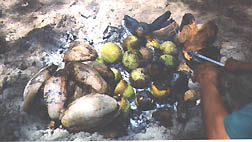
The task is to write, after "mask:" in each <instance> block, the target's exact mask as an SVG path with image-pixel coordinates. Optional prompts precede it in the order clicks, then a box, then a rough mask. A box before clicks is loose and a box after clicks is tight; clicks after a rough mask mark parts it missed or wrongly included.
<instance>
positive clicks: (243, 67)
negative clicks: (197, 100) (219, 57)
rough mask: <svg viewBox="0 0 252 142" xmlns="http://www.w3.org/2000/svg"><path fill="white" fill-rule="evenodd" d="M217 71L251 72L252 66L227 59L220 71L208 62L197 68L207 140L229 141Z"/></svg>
mask: <svg viewBox="0 0 252 142" xmlns="http://www.w3.org/2000/svg"><path fill="white" fill-rule="evenodd" d="M219 70H223V71H230V72H233V71H235V72H239V71H242V72H252V64H251V63H245V62H240V61H237V60H234V59H232V58H229V59H228V60H227V62H226V64H225V67H224V68H221V69H220V68H217V67H216V65H214V64H212V63H209V62H208V63H204V64H201V65H198V66H197V68H196V70H195V74H196V81H198V82H199V84H200V93H201V101H202V111H203V118H204V123H205V126H206V131H207V136H208V139H230V137H229V136H228V134H227V132H226V130H225V127H224V117H225V116H226V115H227V114H228V112H227V110H226V108H225V107H224V105H223V103H222V102H221V100H220V94H219V91H218V89H217V86H218V82H217V78H218V72H219Z"/></svg>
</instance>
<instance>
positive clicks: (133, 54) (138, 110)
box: [42, 21, 198, 138]
mask: <svg viewBox="0 0 252 142" xmlns="http://www.w3.org/2000/svg"><path fill="white" fill-rule="evenodd" d="M170 25H171V26H172V29H173V30H168V34H169V36H168V39H170V40H168V41H167V40H166V41H164V40H162V39H161V40H160V39H155V38H151V39H142V38H141V37H134V36H133V39H134V38H136V41H133V42H136V44H135V43H126V42H128V41H130V42H131V41H132V35H131V34H130V33H129V32H128V31H127V30H126V28H125V27H123V26H119V27H111V26H108V27H107V28H106V30H105V31H104V37H103V41H102V42H98V43H95V42H94V41H93V40H88V39H83V38H81V37H78V35H76V34H75V33H71V32H67V33H65V34H64V36H63V39H61V40H64V42H65V44H63V45H61V46H60V48H59V49H58V50H57V51H55V52H54V53H52V54H51V55H50V56H48V55H47V54H44V55H43V56H44V57H43V58H42V59H43V60H42V62H43V64H44V65H49V64H52V63H53V64H56V65H58V66H59V69H65V68H69V67H65V66H66V65H65V63H64V62H62V60H63V56H64V55H65V56H66V51H67V52H68V50H71V49H68V48H69V45H70V47H71V48H75V46H79V45H78V44H76V45H75V44H71V43H73V42H76V41H80V43H82V42H85V43H86V44H89V45H91V46H93V47H95V50H96V51H97V53H98V56H99V57H97V55H96V57H95V56H94V58H92V59H91V58H88V59H85V60H95V59H96V60H97V61H98V62H102V63H103V64H104V65H105V66H106V67H108V68H109V69H112V68H113V69H115V70H119V71H120V74H121V76H122V78H121V80H123V81H124V82H125V83H126V86H127V85H128V86H130V87H131V88H132V86H133V87H134V88H132V89H133V92H132V93H133V94H131V95H130V96H128V97H127V95H124V94H125V93H124V92H121V91H116V90H115V91H113V90H114V89H115V88H116V87H117V86H116V85H117V82H113V81H112V82H113V83H112V84H111V83H108V82H107V83H108V85H109V86H108V88H110V89H112V91H111V90H110V91H108V92H107V91H100V93H106V94H108V95H109V96H111V97H113V98H115V99H116V100H117V101H118V102H121V101H122V100H123V99H122V97H123V98H125V97H126V101H127V102H128V103H129V105H128V107H129V108H127V109H125V110H123V111H126V114H122V115H124V116H123V118H119V119H117V120H116V121H115V122H113V124H107V125H108V127H105V128H102V129H100V128H97V126H96V128H95V129H94V130H95V131H98V132H100V133H102V134H104V136H105V137H110V136H111V134H109V133H108V132H110V131H112V132H111V133H115V131H118V130H119V129H120V132H116V134H113V135H112V136H111V137H113V138H118V137H122V136H124V135H125V134H130V133H141V132H145V131H146V129H147V128H148V127H150V125H153V123H156V124H157V125H161V126H164V127H174V125H176V124H175V123H185V122H187V121H188V119H189V117H190V114H189V113H187V110H188V109H190V107H194V106H196V105H198V97H197V95H196V93H195V91H193V90H190V89H192V88H194V87H192V86H190V84H189V79H190V77H191V73H192V71H191V69H190V68H189V67H188V66H187V65H186V64H185V59H184V58H183V55H182V52H181V47H179V46H180V44H179V43H178V42H177V41H176V32H177V30H176V28H175V27H174V25H176V22H175V21H172V24H170V23H169V25H168V26H170ZM162 28H164V27H162ZM174 28H175V29H174ZM177 28H178V26H177ZM166 30H167V28H166ZM162 32H163V31H162ZM157 33H158V32H157V31H155V34H156V35H158V34H157ZM129 37H130V38H131V39H129ZM144 40H145V41H144ZM109 42H113V44H115V45H117V46H118V45H119V46H118V47H119V50H120V52H122V53H123V57H120V56H122V55H119V56H118V58H119V57H120V58H121V59H119V60H118V61H116V62H109V61H108V60H105V61H103V60H104V59H105V57H104V56H105V55H102V52H103V51H101V50H102V48H103V46H104V44H106V43H109ZM143 43H144V44H143ZM121 45H122V46H121ZM133 46H135V47H133ZM80 47H81V46H80ZM109 48H111V46H109ZM131 48H135V49H131ZM88 50H90V49H88ZM92 50H94V49H92ZM106 50H109V49H106ZM111 51H115V49H113V50H111ZM139 51H140V52H139ZM76 54H78V51H77V52H76ZM90 54H91V53H90ZM106 54H111V53H106ZM126 54H127V55H126ZM73 55H74V54H73ZM73 55H69V57H71V56H73ZM74 56H75V55H74ZM85 56H90V55H85ZM114 56H117V55H113V56H112V57H114ZM76 58H78V57H77V56H76ZM110 58H111V57H110ZM100 59H103V60H100ZM73 60H74V59H73ZM73 60H72V59H71V60H69V61H70V62H71V61H73ZM64 61H65V62H68V61H67V60H64ZM77 61H81V60H77ZM83 61H84V60H83ZM135 62H138V63H135ZM74 66H76V68H77V66H79V65H77V64H76V65H75V64H73V65H71V67H70V68H71V69H73V68H75V67H74ZM88 66H89V65H88ZM70 68H69V69H70ZM78 68H80V67H78ZM71 69H70V70H71ZM94 69H96V68H95V67H94ZM70 70H69V71H70ZM90 71H91V70H90ZM90 71H88V72H90ZM67 72H68V71H67ZM70 72H71V71H70ZM98 72H99V71H98ZM67 74H69V73H67ZM74 74H75V73H74ZM99 74H100V72H99ZM102 76H103V75H102ZM143 76H144V77H143ZM87 77H88V76H87ZM103 77H104V76H103ZM49 78H50V77H49ZM67 78H69V76H67ZM75 79H77V78H75ZM46 80H47V79H46ZM46 80H44V81H46ZM77 80H78V79H77ZM112 80H113V79H112ZM107 81H108V80H107ZM91 84H92V83H91ZM91 84H90V83H88V85H89V86H90V85H91ZM118 84H119V83H118ZM91 86H92V85H91ZM92 88H94V86H93V87H92ZM119 88H120V87H119ZM121 88H123V87H121ZM126 88H129V87H126ZM97 91H98V90H97V89H96V91H95V92H97ZM67 92H69V90H67ZM91 92H92V91H91ZM98 92H99V91H98ZM116 92H117V93H116ZM118 92H119V93H118ZM44 93H45V92H44ZM68 95H70V96H72V94H68ZM118 95H119V96H118ZM42 101H43V99H42ZM65 102H66V104H65V105H64V106H67V107H69V105H70V103H69V97H68V98H67V100H66V101H64V103H65ZM70 102H71V101H70ZM84 102H85V101H84ZM44 103H45V102H44ZM47 103H48V102H47ZM76 103H77V102H76ZM119 104H120V103H119ZM44 107H46V106H44ZM101 107H106V106H101ZM112 111H113V110H112ZM121 113H122V112H121ZM174 114H176V117H175V118H174V117H173V116H174ZM57 117H59V116H57ZM60 117H62V116H60ZM63 118H64V116H63ZM56 119H59V118H56ZM111 119H112V117H111ZM174 120H175V121H176V122H174ZM103 121H108V120H103ZM99 123H100V122H99ZM63 125H64V123H63ZM65 126H66V125H65ZM111 126H112V127H111ZM50 127H52V128H53V127H57V125H56V126H50ZM66 128H67V127H66ZM67 129H69V130H75V129H72V128H71V129H70V128H67ZM113 129H114V130H113ZM77 130H82V129H77ZM86 130H88V129H86ZM88 131H89V130H88ZM91 131H93V130H91ZM106 131H108V132H106ZM121 132H122V133H121Z"/></svg>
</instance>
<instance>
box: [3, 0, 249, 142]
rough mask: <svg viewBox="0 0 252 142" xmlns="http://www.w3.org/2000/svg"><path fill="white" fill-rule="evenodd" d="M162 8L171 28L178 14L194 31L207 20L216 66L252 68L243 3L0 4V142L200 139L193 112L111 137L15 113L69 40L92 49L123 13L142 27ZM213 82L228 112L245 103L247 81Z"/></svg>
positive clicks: (224, 78)
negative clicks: (188, 16) (228, 63)
mask: <svg viewBox="0 0 252 142" xmlns="http://www.w3.org/2000/svg"><path fill="white" fill-rule="evenodd" d="M167 10H170V11H171V13H172V15H171V17H172V18H173V19H174V20H175V21H177V23H179V24H180V22H181V19H182V17H183V15H184V14H185V13H192V14H194V16H195V17H196V22H197V24H198V26H201V25H202V24H204V23H206V22H207V21H209V20H214V21H215V22H216V24H217V26H218V28H219V31H218V37H217V40H216V42H215V43H214V44H215V46H217V47H219V48H221V56H222V60H224V59H225V58H229V57H233V58H235V59H238V60H241V61H247V62H252V56H251V55H252V38H251V37H252V28H251V25H252V1H251V0H232V1H231V0H221V1H220V0H166V1H165V0H149V1H148V2H145V1H142V0H131V1H127V0H106V1H104V0H54V1H52V0H1V2H0V127H1V128H2V129H1V130H0V140H1V141H4V140H18V141H26V140H36V141H44V140H51V141H53V140H64V141H67V140H167V139H205V138H206V136H205V128H204V126H203V121H202V117H201V111H200V106H196V107H193V108H191V109H190V110H188V111H189V113H190V117H189V119H188V121H186V122H179V121H177V120H176V116H172V118H173V120H172V121H173V126H169V127H164V126H160V125H158V124H156V123H151V124H150V125H148V127H147V128H146V131H143V132H138V133H133V132H131V133H130V132H129V133H128V134H127V135H125V136H121V137H119V138H105V137H104V136H103V135H101V134H99V133H97V132H94V133H89V132H77V133H72V132H69V131H67V130H65V129H60V128H57V129H55V130H53V129H48V128H47V125H48V123H49V120H47V119H42V118H41V117H40V116H37V115H32V114H27V113H25V112H23V110H22V103H23V90H24V87H25V85H26V83H27V82H28V80H29V79H30V78H31V76H32V74H34V73H36V72H37V71H38V70H40V69H41V68H42V67H44V66H45V65H47V64H50V63H56V64H59V65H61V61H62V60H61V59H62V56H61V55H62V54H60V53H62V52H64V51H65V46H67V45H68V44H69V43H70V42H71V41H73V40H75V39H79V40H84V41H87V42H89V43H90V44H92V45H93V46H95V48H96V49H99V47H100V46H101V44H102V43H103V42H104V39H103V36H104V34H103V33H104V31H105V30H106V28H107V27H108V26H113V27H120V26H121V25H122V18H123V16H124V15H130V16H132V17H134V18H135V19H137V20H139V21H143V22H147V23H150V22H152V21H153V20H154V19H155V18H157V17H158V16H160V15H161V14H163V13H164V12H165V11H167ZM55 53H59V54H55ZM220 82H221V83H220V90H221V94H222V97H223V101H224V102H225V105H226V106H227V107H228V109H229V110H230V111H232V110H235V109H239V108H240V107H242V106H243V105H245V104H247V103H250V102H251V101H250V100H252V99H251V95H250V94H251V92H252V86H251V83H252V76H249V75H247V74H238V75H237V74H231V73H223V74H222V75H221V76H220ZM190 88H192V89H195V90H196V91H197V93H198V95H200V94H199V91H198V90H199V86H198V85H197V84H193V83H192V82H190ZM249 95H250V96H249ZM248 98H249V99H248ZM34 105H36V104H34ZM171 115H175V114H172V113H171Z"/></svg>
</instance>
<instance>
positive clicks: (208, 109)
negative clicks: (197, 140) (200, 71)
mask: <svg viewBox="0 0 252 142" xmlns="http://www.w3.org/2000/svg"><path fill="white" fill-rule="evenodd" d="M200 88H201V89H200V91H201V100H202V109H203V117H204V120H205V126H206V130H207V135H208V138H209V139H228V138H229V136H228V135H227V133H226V130H225V127H224V117H225V115H226V114H227V111H226V109H225V107H224V106H223V104H222V102H221V100H220V96H219V92H218V90H217V83H216V80H214V79H212V80H201V81H200Z"/></svg>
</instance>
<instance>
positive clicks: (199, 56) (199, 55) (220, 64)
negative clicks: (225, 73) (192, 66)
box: [187, 51, 225, 67]
mask: <svg viewBox="0 0 252 142" xmlns="http://www.w3.org/2000/svg"><path fill="white" fill-rule="evenodd" d="M187 53H188V54H189V55H190V56H192V57H198V58H200V59H203V60H205V61H209V62H211V63H214V64H216V65H219V66H221V67H224V66H225V65H224V64H223V63H221V62H218V61H215V60H213V59H211V58H208V57H206V56H203V55H201V54H199V53H198V52H196V51H187Z"/></svg>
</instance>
